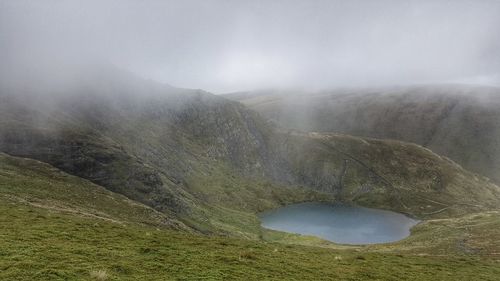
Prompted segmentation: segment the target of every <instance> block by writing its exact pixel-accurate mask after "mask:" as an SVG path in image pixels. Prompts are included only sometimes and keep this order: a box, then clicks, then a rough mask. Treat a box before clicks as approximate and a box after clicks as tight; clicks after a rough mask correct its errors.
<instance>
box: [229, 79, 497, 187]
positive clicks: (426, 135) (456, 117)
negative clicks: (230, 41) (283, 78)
mask: <svg viewBox="0 0 500 281" xmlns="http://www.w3.org/2000/svg"><path fill="white" fill-rule="evenodd" d="M226 97H229V98H231V99H234V100H238V101H241V102H243V103H244V104H246V105H247V106H249V107H250V108H252V109H255V110H257V111H259V112H260V113H262V114H263V115H264V116H267V117H269V118H272V119H273V120H275V121H277V122H278V123H279V124H280V125H282V126H284V127H287V128H292V129H299V130H304V131H315V132H336V133H345V134H350V135H356V136H365V137H374V138H387V139H397V140H402V141H407V142H413V143H417V144H420V145H422V146H424V147H427V148H429V149H431V150H432V151H434V152H436V153H438V154H440V155H444V156H447V157H449V158H451V159H452V160H454V161H456V162H458V163H459V164H461V165H463V166H464V167H465V168H466V169H469V170H471V171H474V172H476V173H480V174H482V175H485V176H487V177H489V178H491V179H493V180H494V181H496V182H497V183H499V182H500V172H499V171H500V89H498V88H493V87H480V86H467V85H428V86H414V87H394V88H386V89H345V90H337V91H330V92H320V93H299V92H297V93H293V92H272V91H268V92H266V91H262V92H255V93H239V94H232V95H227V96H226Z"/></svg>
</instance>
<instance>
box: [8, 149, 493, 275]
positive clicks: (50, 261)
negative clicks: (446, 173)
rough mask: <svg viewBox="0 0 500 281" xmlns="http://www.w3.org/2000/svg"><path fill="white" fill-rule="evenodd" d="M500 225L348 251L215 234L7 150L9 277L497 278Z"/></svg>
mask: <svg viewBox="0 0 500 281" xmlns="http://www.w3.org/2000/svg"><path fill="white" fill-rule="evenodd" d="M499 224H500V214H499V213H498V212H485V213H476V214H470V215H467V216H464V217H460V218H454V219H440V220H430V221H427V222H425V223H422V224H420V225H419V226H417V227H416V228H415V229H414V230H413V235H412V236H411V237H410V238H408V239H405V240H403V241H401V242H398V243H391V244H387V245H384V244H382V245H376V246H367V247H349V248H344V249H336V246H335V245H328V244H326V245H325V246H328V247H334V248H333V249H323V248H319V247H304V246H297V245H283V244H280V243H262V242H260V241H253V240H248V239H235V238H229V237H208V236H205V235H199V234H196V233H191V232H190V231H189V230H187V231H184V230H186V228H185V227H183V226H182V224H179V223H178V222H175V220H173V219H172V218H170V217H169V216H166V215H164V214H161V213H159V212H156V211H154V210H152V209H151V208H148V207H146V206H144V205H141V204H138V203H135V202H132V201H130V200H128V199H126V198H125V197H124V196H121V195H117V194H115V193H112V192H109V191H107V190H105V189H104V188H102V187H100V186H97V185H95V184H92V183H90V182H89V181H87V180H83V179H81V178H78V177H75V176H71V175H69V174H66V173H64V172H62V171H61V170H59V169H57V168H54V167H52V166H50V165H47V164H45V163H41V162H38V161H35V160H31V159H23V158H17V157H12V156H8V155H6V154H0V229H1V231H0V237H1V239H0V279H1V280H179V279H193V280H198V279H210V280H223V279H231V280H262V279H266V280H283V279H286V280H331V279H336V280H364V279H379V280H401V279H402V278H404V279H405V280H436V279H438V280H456V279H457V278H460V279H462V280H476V279H481V280H497V279H498V275H499V274H500V269H499V267H498V251H500V244H499V243H498V239H495V238H496V237H498V235H499V234H500V233H499V232H500V227H498V226H499ZM179 230H181V231H179Z"/></svg>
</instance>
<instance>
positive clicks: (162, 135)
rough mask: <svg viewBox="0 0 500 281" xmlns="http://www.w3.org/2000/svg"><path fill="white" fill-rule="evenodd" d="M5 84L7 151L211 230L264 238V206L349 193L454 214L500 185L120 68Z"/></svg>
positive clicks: (372, 202)
mask: <svg viewBox="0 0 500 281" xmlns="http://www.w3.org/2000/svg"><path fill="white" fill-rule="evenodd" d="M91 73H98V75H93V76H92V75H87V74H86V72H85V73H83V74H82V75H80V76H76V77H78V78H76V79H75V80H74V81H73V82H72V83H71V84H67V85H65V86H64V87H61V86H60V85H59V84H58V85H57V87H55V88H50V89H45V88H39V89H36V90H32V89H28V90H26V91H14V92H12V89H8V88H7V89H4V90H3V91H2V95H1V97H0V98H1V103H0V115H1V116H0V117H1V119H0V120H1V121H0V151H2V152H5V153H8V154H10V155H13V156H20V157H27V158H33V159H36V160H39V161H42V162H46V163H48V164H51V165H53V166H55V167H57V168H59V169H61V170H63V171H64V172H66V173H69V174H72V175H75V176H78V177H81V178H84V179H87V180H89V181H91V182H93V183H95V184H97V185H100V186H103V187H105V188H107V189H108V190H110V191H112V192H116V193H119V194H122V195H125V196H126V197H127V198H129V199H132V200H134V201H137V202H140V203H142V204H145V205H147V206H150V207H152V208H154V209H155V210H157V211H159V212H164V213H169V214H173V216H174V217H175V218H176V219H178V220H179V221H181V222H182V223H183V224H185V225H187V226H189V227H191V228H193V229H195V230H196V231H199V232H202V233H220V234H230V235H239V236H244V237H253V238H256V237H259V236H260V235H261V234H260V232H261V228H260V226H259V221H258V218H257V217H256V215H255V214H256V213H257V212H259V211H263V210H266V209H269V208H273V207H277V206H280V205H283V204H287V203H292V202H303V201H310V200H326V201H332V200H341V201H345V202H356V203H358V204H362V205H365V206H373V207H379V208H386V209H391V210H396V211H400V212H405V213H408V214H411V215H414V216H417V217H420V218H424V217H436V216H439V217H447V216H451V215H458V214H464V213H467V212H470V211H480V210H488V209H491V208H494V207H496V206H498V203H499V202H500V189H499V187H498V186H496V185H494V184H492V183H490V182H489V181H488V179H486V178H483V177H481V176H478V175H475V174H472V173H470V172H468V171H466V170H464V169H462V168H461V167H460V166H458V165H456V164H455V163H453V162H452V161H450V160H448V159H446V158H442V157H441V156H439V155H437V154H434V153H432V152H431V151H429V150H427V149H424V148H422V147H419V146H417V145H412V144H408V143H403V142H396V141H384V140H375V139H362V138H356V137H350V136H344V135H332V134H324V135H321V134H304V133H299V132H289V131H286V130H285V131H283V130H281V129H280V128H278V127H275V126H274V125H273V124H272V123H270V122H268V121H267V120H265V119H263V118H261V117H260V116H259V115H258V114H257V113H255V112H254V111H252V110H249V109H247V108H246V107H244V106H243V105H241V104H240V103H238V102H233V101H229V100H227V99H225V98H222V97H219V96H215V95H212V94H210V93H207V92H204V91H201V90H188V89H178V88H174V87H171V86H168V85H163V84H159V83H155V82H152V81H148V80H143V79H140V78H137V77H135V76H134V75H132V74H130V73H127V72H121V71H117V70H114V69H112V70H106V71H100V72H96V71H94V72H91Z"/></svg>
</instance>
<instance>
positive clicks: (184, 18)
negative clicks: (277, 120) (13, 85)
mask: <svg viewBox="0 0 500 281" xmlns="http://www.w3.org/2000/svg"><path fill="white" fill-rule="evenodd" d="M499 10H500V3H498V1H494V0H482V1H468V0H459V1H449V0H439V1H416V0H411V1H404V2H401V1H396V0H379V1H375V2H372V1H370V2H367V1H361V0H356V1H326V0H319V1H314V2H309V1H300V0H292V1H283V0H278V1H273V2H272V3H269V1H264V0H257V1H237V2H233V1H224V0H209V1H203V2H202V3H200V1H196V0H188V1H165V2H159V1H141V2H140V3H138V2H137V1H129V0H125V1H118V0H108V1H96V0H91V1H85V2H82V1H73V0H70V1H64V2H61V1H53V0H48V1H27V0H20V1H1V2H0V60H1V61H2V66H1V68H5V69H6V70H8V71H9V70H11V69H13V68H20V67H21V66H22V69H25V72H26V70H28V71H33V70H35V69H39V70H40V71H41V72H43V73H46V74H51V75H60V72H61V71H60V69H59V67H57V65H59V64H68V63H72V64H76V65H80V64H85V63H87V62H88V61H89V60H90V61H97V62H108V63H111V64H115V65H117V66H118V67H119V68H124V69H128V70H130V71H133V72H134V73H138V74H139V75H140V76H142V77H146V78H151V79H154V80H157V81H161V82H165V83H169V84H172V85H176V86H178V87H184V88H199V89H205V90H208V91H211V92H216V93H227V92H235V91H245V90H253V89H261V88H277V87H278V88H289V87H299V88H303V89H306V90H308V91H309V90H317V89H325V88H326V89H329V88H332V87H339V86H349V87H371V86H385V85H394V84H396V85H397V84H415V83H442V82H449V81H471V80H472V81H476V82H477V81H479V82H481V81H482V82H481V83H483V82H484V83H496V84H497V85H498V84H499V82H500V81H499V80H498V75H499V73H500V64H499V61H500V59H499V58H500V53H499V51H498V50H500V36H499V35H498V34H499V32H498V26H500V17H499V16H498V13H499V12H498V11H499ZM480 77H492V78H491V79H489V80H488V81H485V80H484V79H483V80H481V79H479V78H480ZM495 77H496V78H495ZM491 80H493V81H491Z"/></svg>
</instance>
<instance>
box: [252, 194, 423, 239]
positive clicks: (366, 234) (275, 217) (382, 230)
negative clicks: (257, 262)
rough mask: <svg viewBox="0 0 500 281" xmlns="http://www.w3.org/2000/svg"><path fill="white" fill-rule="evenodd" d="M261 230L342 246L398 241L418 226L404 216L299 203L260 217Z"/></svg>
mask: <svg viewBox="0 0 500 281" xmlns="http://www.w3.org/2000/svg"><path fill="white" fill-rule="evenodd" d="M260 219H261V224H262V226H263V227H265V228H268V229H273V230H279V231H284V232H291V233H298V234H304V235H314V236H317V237H320V238H323V239H325V240H329V241H332V242H335V243H341V244H375V243H386V242H394V241H398V240H401V239H403V238H405V237H407V236H408V235H410V228H411V227H412V226H414V225H416V224H417V223H418V220H414V219H411V218H409V217H407V216H405V215H403V214H399V213H395V212H391V211H385V210H378V209H370V208H364V207H357V206H349V205H342V204H325V203H301V204H295V205H289V206H286V207H283V208H279V209H276V210H272V211H268V212H264V213H262V214H261V215H260Z"/></svg>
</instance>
